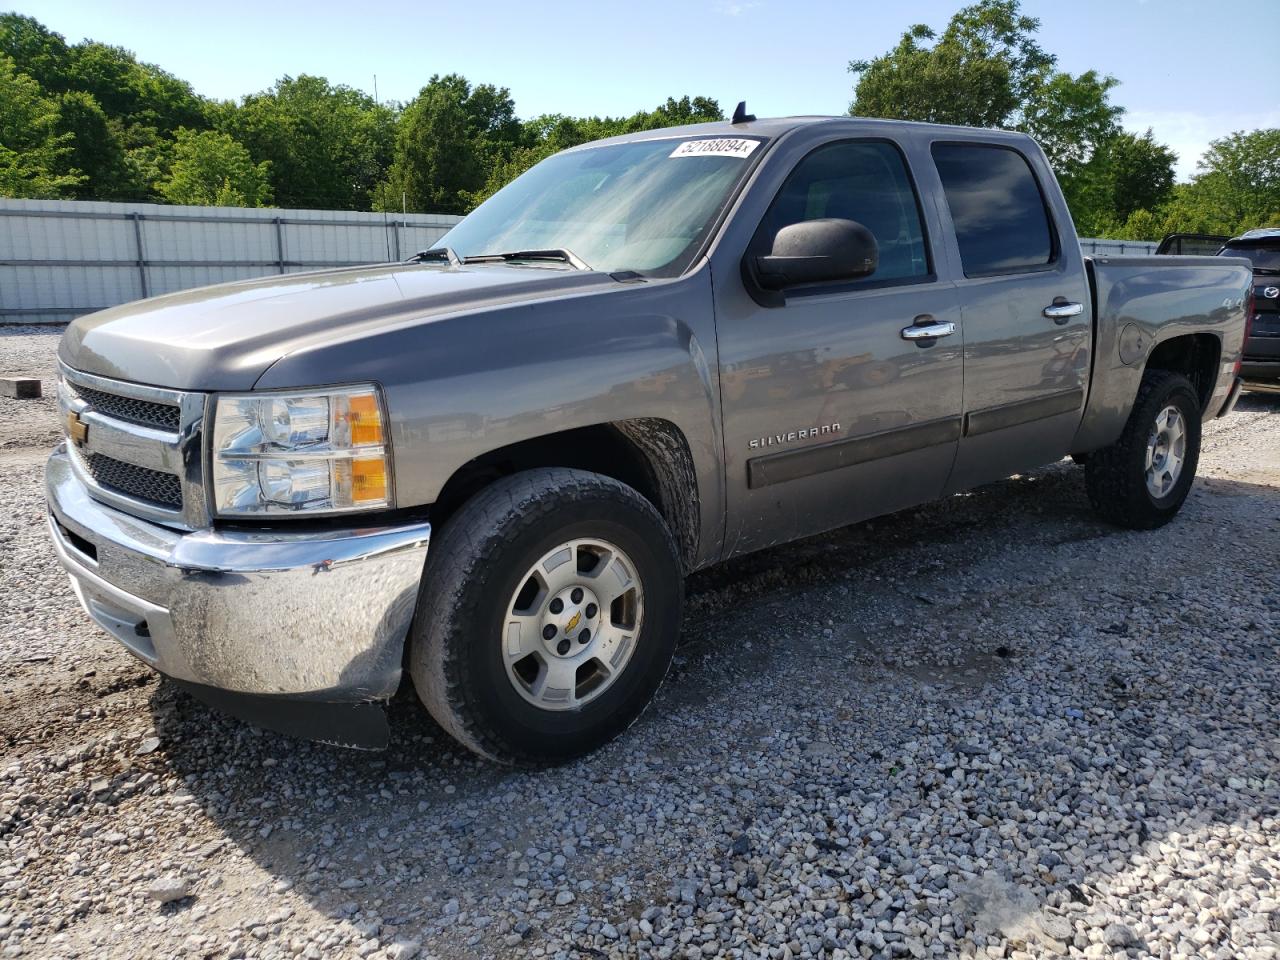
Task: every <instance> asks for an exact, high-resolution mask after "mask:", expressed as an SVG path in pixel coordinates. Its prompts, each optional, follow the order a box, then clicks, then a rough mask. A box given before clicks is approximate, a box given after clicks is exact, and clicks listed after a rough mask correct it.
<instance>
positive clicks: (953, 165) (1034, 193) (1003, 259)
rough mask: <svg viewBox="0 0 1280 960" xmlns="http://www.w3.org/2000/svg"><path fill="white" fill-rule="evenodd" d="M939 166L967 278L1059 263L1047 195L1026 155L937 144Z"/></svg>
mask: <svg viewBox="0 0 1280 960" xmlns="http://www.w3.org/2000/svg"><path fill="white" fill-rule="evenodd" d="M933 162H934V164H935V165H936V166H937V168H938V176H939V177H941V178H942V191H943V193H944V194H946V197H947V206H948V207H949V208H950V210H951V221H952V223H954V224H955V228H956V240H957V242H958V243H959V245H960V262H961V264H962V265H963V266H964V275H965V276H966V277H985V276H991V275H992V274H1000V273H1022V272H1025V271H1027V270H1035V269H1037V268H1039V267H1043V266H1045V265H1046V264H1048V263H1052V262H1053V260H1054V253H1055V251H1054V242H1053V232H1052V230H1051V228H1050V226H1049V215H1048V213H1047V212H1046V211H1045V202H1044V195H1043V194H1042V193H1041V192H1040V185H1039V184H1038V183H1036V178H1035V174H1033V173H1032V172H1031V167H1030V165H1029V164H1028V163H1027V160H1026V158H1025V157H1024V156H1023V155H1022V154H1020V153H1018V152H1017V151H1016V150H1010V149H1007V148H1005V147H993V146H986V145H983V144H970V143H935V144H934V145H933Z"/></svg>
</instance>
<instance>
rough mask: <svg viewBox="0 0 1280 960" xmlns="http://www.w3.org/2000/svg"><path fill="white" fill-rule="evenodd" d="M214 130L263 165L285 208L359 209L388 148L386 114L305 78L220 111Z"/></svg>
mask: <svg viewBox="0 0 1280 960" xmlns="http://www.w3.org/2000/svg"><path fill="white" fill-rule="evenodd" d="M216 124H217V126H218V127H219V128H220V129H222V130H224V131H225V132H227V133H229V134H231V135H232V136H233V137H234V138H235V139H236V140H238V141H239V142H240V143H242V144H244V145H245V146H246V147H247V148H248V149H249V152H250V153H251V154H252V155H253V158H254V159H255V160H259V161H262V160H266V161H269V162H270V164H271V186H272V190H273V192H274V194H275V199H276V202H277V203H279V204H281V205H282V206H286V207H305V206H311V207H326V208H337V209H342V210H367V209H368V208H369V204H370V200H371V195H372V192H373V189H374V187H375V186H376V185H377V184H378V182H379V181H381V180H382V179H383V178H384V177H385V176H386V172H387V168H388V167H389V166H390V163H391V152H392V147H393V144H394V142H395V113H394V112H393V111H392V110H390V109H389V108H387V107H383V106H379V105H378V104H376V103H374V101H373V98H372V97H369V96H368V95H366V94H364V93H362V92H360V91H359V90H354V89H352V88H351V87H345V86H333V85H331V84H330V83H329V82H328V81H327V80H326V79H325V78H324V77H312V76H306V75H304V76H300V77H297V78H296V79H295V78H293V77H284V78H283V79H281V80H279V81H278V82H277V83H276V85H275V86H274V87H272V88H271V89H270V90H267V91H265V92H263V93H258V94H254V95H253V96H250V97H246V98H245V99H244V102H243V103H241V104H240V105H239V106H234V105H231V106H228V107H227V108H226V109H225V110H224V111H223V112H222V114H221V116H219V117H218V119H217V121H216Z"/></svg>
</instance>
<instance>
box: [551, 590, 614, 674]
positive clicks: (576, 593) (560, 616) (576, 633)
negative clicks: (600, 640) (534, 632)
mask: <svg viewBox="0 0 1280 960" xmlns="http://www.w3.org/2000/svg"><path fill="white" fill-rule="evenodd" d="M600 614H601V611H600V601H599V600H598V599H597V598H596V595H595V592H594V591H593V590H592V589H591V588H590V587H588V586H585V585H583V584H575V585H574V586H571V587H565V588H564V589H563V590H561V591H559V592H558V593H557V594H556V595H555V596H553V597H551V598H550V600H548V601H547V605H546V607H545V608H544V609H543V614H542V642H543V646H544V647H545V648H546V651H547V653H548V654H550V655H552V656H554V657H560V658H569V657H576V656H578V655H579V654H581V653H582V652H583V651H584V650H586V649H587V647H588V646H590V645H591V642H592V641H593V640H594V639H595V637H596V633H597V632H598V630H599V627H600Z"/></svg>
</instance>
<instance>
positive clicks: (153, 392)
mask: <svg viewBox="0 0 1280 960" xmlns="http://www.w3.org/2000/svg"><path fill="white" fill-rule="evenodd" d="M60 367H61V374H62V377H61V382H60V383H59V384H58V406H59V409H60V410H61V412H62V416H63V423H64V428H65V430H66V432H67V446H68V448H69V449H70V450H71V451H72V453H73V454H74V455H73V456H72V458H71V463H72V466H73V468H74V469H75V471H76V475H77V476H78V477H79V478H80V480H81V481H82V482H83V483H84V485H85V487H86V488H87V489H88V491H89V493H90V495H91V496H92V497H93V498H94V499H95V500H99V501H101V502H102V503H106V504H108V505H110V506H112V507H115V508H116V509H118V510H122V511H124V512H126V513H130V514H133V515H134V516H137V517H142V518H144V519H147V520H154V521H157V522H159V523H163V524H165V525H166V526H171V527H179V528H183V529H188V530H194V529H198V528H201V527H205V526H207V525H208V523H209V514H208V508H207V506H206V504H205V495H204V477H203V472H202V466H201V464H202V462H203V461H202V457H201V442H202V430H203V423H204V407H205V395H204V394H202V393H192V392H186V391H180V390H171V389H168V388H164V387H152V386H147V385H144V384H139V383H128V382H126V381H123V380H112V379H108V378H106V377H99V376H96V375H94V374H87V373H82V372H81V371H79V370H73V369H72V368H70V367H68V366H66V365H65V364H62V365H60Z"/></svg>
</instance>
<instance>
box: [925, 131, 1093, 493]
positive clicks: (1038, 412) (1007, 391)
mask: <svg viewBox="0 0 1280 960" xmlns="http://www.w3.org/2000/svg"><path fill="white" fill-rule="evenodd" d="M930 152H931V154H932V157H933V161H934V164H935V166H936V168H937V173H938V177H939V179H940V181H941V184H942V193H943V201H944V202H943V203H942V204H941V208H942V209H941V215H942V216H943V218H944V220H945V219H947V218H949V220H950V224H949V227H950V229H947V230H944V236H945V241H946V242H947V243H948V244H951V245H953V247H952V250H953V252H954V254H955V256H954V257H953V258H952V259H953V261H954V262H956V263H958V264H959V265H960V276H958V278H957V281H956V282H957V291H958V294H959V300H960V310H961V316H962V317H963V323H964V431H963V435H962V436H961V439H960V449H959V453H958V454H957V457H956V465H955V469H954V470H953V472H952V476H951V480H950V481H949V483H948V490H950V491H954V490H963V489H967V488H969V487H972V486H975V485H977V484H980V483H984V482H987V481H990V480H995V479H999V478H1001V477H1006V476H1008V475H1010V474H1011V473H1016V472H1018V471H1019V470H1023V469H1027V468H1029V467H1034V466H1038V465H1040V464H1043V463H1050V462H1052V461H1054V460H1058V459H1060V458H1061V457H1062V456H1064V455H1065V454H1067V453H1069V452H1070V445H1071V440H1072V438H1073V436H1074V435H1075V432H1076V428H1077V427H1078V426H1079V423H1080V418H1081V415H1082V413H1083V410H1084V402H1085V393H1086V390H1087V388H1088V382H1089V369H1090V353H1089V351H1090V341H1091V323H1092V318H1091V307H1090V300H1089V287H1088V281H1087V279H1086V277H1085V272H1084V263H1083V259H1082V257H1081V254H1080V248H1079V244H1078V243H1076V242H1075V238H1074V232H1073V231H1071V230H1069V229H1065V228H1066V227H1067V226H1068V224H1069V220H1068V219H1067V217H1068V214H1067V213H1066V210H1065V208H1062V205H1061V202H1060V200H1058V197H1059V195H1058V194H1056V193H1055V194H1053V195H1052V196H1053V197H1054V199H1055V200H1058V206H1059V209H1058V210H1054V208H1053V204H1052V203H1051V202H1050V199H1049V198H1050V194H1048V193H1047V192H1046V190H1045V186H1046V184H1045V179H1046V178H1047V177H1048V176H1050V174H1049V172H1048V169H1047V165H1045V164H1044V161H1043V158H1042V157H1040V156H1038V155H1035V156H1028V155H1027V154H1024V153H1023V152H1022V151H1021V150H1019V149H1015V148H1014V147H1013V146H1005V145H995V144H992V143H982V142H945V141H935V142H934V143H932V144H931V147H930ZM1064 241H1065V242H1064Z"/></svg>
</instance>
